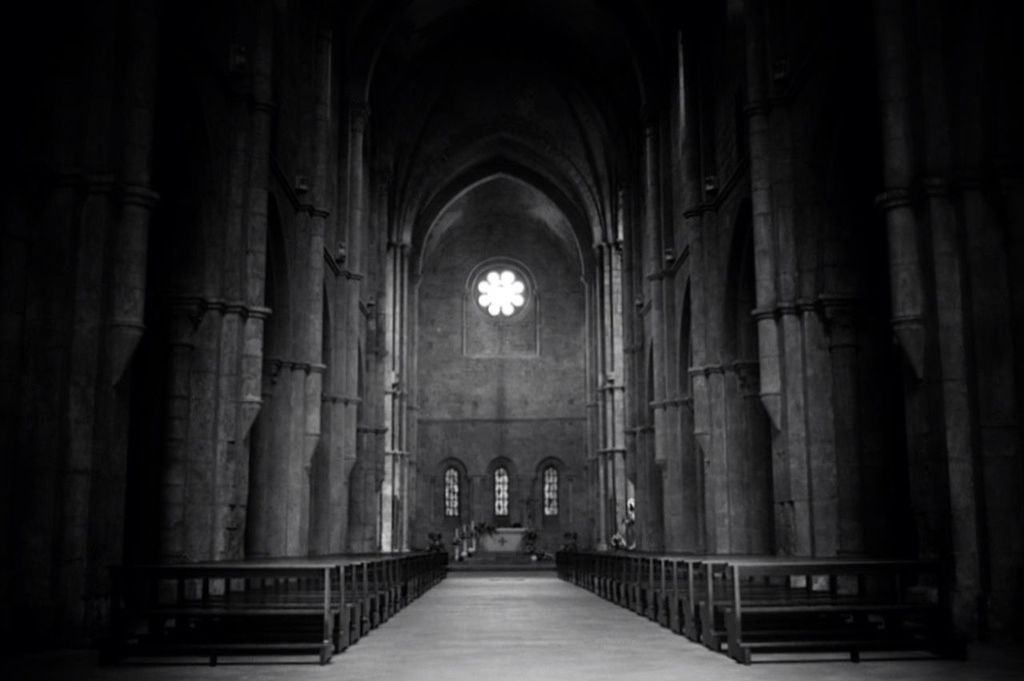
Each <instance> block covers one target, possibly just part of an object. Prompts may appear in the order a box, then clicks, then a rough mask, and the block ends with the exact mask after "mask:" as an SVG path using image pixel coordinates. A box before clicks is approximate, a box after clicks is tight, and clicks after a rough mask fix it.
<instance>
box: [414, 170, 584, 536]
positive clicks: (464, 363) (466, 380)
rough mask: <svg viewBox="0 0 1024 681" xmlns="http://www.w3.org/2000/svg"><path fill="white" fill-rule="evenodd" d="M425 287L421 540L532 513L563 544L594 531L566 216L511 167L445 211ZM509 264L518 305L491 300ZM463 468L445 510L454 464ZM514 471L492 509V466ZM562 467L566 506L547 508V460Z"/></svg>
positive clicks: (578, 297)
mask: <svg viewBox="0 0 1024 681" xmlns="http://www.w3.org/2000/svg"><path fill="white" fill-rule="evenodd" d="M436 224H437V226H436V227H435V230H434V233H433V234H432V239H431V242H430V243H429V244H428V247H427V248H428V253H427V255H426V257H425V259H424V262H423V267H422V270H421V277H420V279H419V282H418V286H417V293H418V321H417V334H416V344H417V354H416V358H417V368H418V381H417V389H416V394H417V404H418V412H417V417H418V429H417V448H418V449H417V460H418V468H419V485H418V491H417V502H418V513H417V514H415V517H414V518H413V520H412V522H413V525H414V527H413V528H412V532H413V534H412V535H411V536H412V539H413V543H414V544H416V543H420V542H422V541H424V537H426V535H427V533H428V532H444V533H445V534H446V536H447V535H448V534H449V533H450V532H451V529H452V528H453V527H454V526H455V525H456V524H459V523H465V522H470V521H476V522H487V523H492V524H494V525H496V526H503V525H507V526H511V525H515V524H521V525H523V526H524V527H533V528H535V529H536V530H537V531H538V533H539V534H540V535H541V544H542V545H543V546H544V548H546V549H549V550H554V549H557V548H558V547H559V545H560V544H561V542H562V538H563V533H564V532H568V531H575V532H579V533H580V534H583V531H584V528H585V524H586V519H585V518H584V512H585V509H586V508H587V504H586V500H585V499H584V498H582V495H583V489H584V487H583V486H584V482H585V478H584V475H583V464H584V461H585V448H586V439H585V432H586V431H585V426H586V412H585V403H586V399H585V380H584V367H585V364H584V352H585V351H584V347H585V342H586V338H585V333H584V329H585V312H584V309H585V300H584V287H583V283H582V281H581V273H580V265H579V256H578V253H577V251H576V247H575V243H574V242H573V240H572V237H571V232H570V231H569V227H568V224H567V223H566V221H565V217H564V216H563V215H562V214H561V213H560V212H559V211H558V210H557V208H555V206H554V205H553V204H552V203H551V202H550V201H549V200H548V199H547V198H546V197H545V196H544V195H543V194H541V193H540V192H538V191H537V190H535V189H533V188H532V187H529V186H527V185H524V184H521V183H519V182H517V181H514V180H511V179H505V178H499V179H495V180H492V181H489V182H487V183H484V184H482V185H479V186H477V187H476V188H474V189H472V190H470V191H469V192H467V193H466V194H464V195H463V196H462V197H461V198H459V199H458V200H456V201H455V202H454V203H453V204H452V205H451V206H450V207H449V208H448V209H447V210H446V211H445V213H444V214H443V215H442V216H441V217H440V218H439V220H438V221H437V223H436ZM492 268H497V269H499V270H503V269H507V268H509V269H511V270H512V271H514V272H516V274H517V276H520V277H521V278H522V280H523V283H524V285H525V288H526V290H525V298H526V302H525V304H524V305H523V306H522V308H520V309H518V310H517V311H516V312H515V314H514V315H512V316H511V317H508V318H505V317H504V316H503V315H499V316H498V317H497V318H493V317H491V316H490V315H489V314H488V312H487V311H486V310H485V309H483V308H481V307H479V305H478V301H477V299H478V297H479V295H480V294H479V292H478V290H477V288H476V286H477V283H478V281H479V277H481V276H486V273H487V272H488V271H490V270H491V269H492ZM451 462H457V464H458V465H459V467H460V470H461V477H460V485H459V487H460V490H459V512H458V515H457V516H446V515H445V505H444V486H443V478H444V470H445V469H446V468H447V467H448V465H449V463H451ZM498 465H504V466H505V467H506V468H507V469H508V472H509V477H510V484H509V510H508V515H507V516H495V514H494V483H493V471H494V469H495V467H497V466H498ZM549 465H554V466H555V467H556V468H557V469H558V470H559V484H558V487H559V490H558V514H557V515H545V514H544V512H543V491H542V477H543V469H545V468H547V467H548V466H549Z"/></svg>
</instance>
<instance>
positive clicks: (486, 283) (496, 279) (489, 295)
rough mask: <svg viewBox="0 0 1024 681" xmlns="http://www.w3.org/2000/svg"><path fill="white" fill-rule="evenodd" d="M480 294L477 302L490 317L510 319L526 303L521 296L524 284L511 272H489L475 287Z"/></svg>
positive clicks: (524, 287) (523, 291)
mask: <svg viewBox="0 0 1024 681" xmlns="http://www.w3.org/2000/svg"><path fill="white" fill-rule="evenodd" d="M476 289H477V291H479V292H480V297H479V298H477V302H478V303H480V307H482V308H484V309H485V310H487V313H488V314H489V315H491V316H492V317H497V316H498V315H502V316H505V317H511V316H512V315H513V314H515V312H516V310H518V309H519V308H521V307H522V306H523V305H524V304H525V303H526V298H525V296H524V295H523V294H524V293H525V291H526V284H524V283H523V282H522V281H520V280H519V277H517V276H516V274H515V272H513V271H511V270H503V271H501V272H499V271H498V270H491V271H490V272H488V273H487V276H486V277H484V278H483V280H481V282H480V283H479V284H477V287H476Z"/></svg>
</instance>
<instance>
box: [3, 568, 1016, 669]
mask: <svg viewBox="0 0 1024 681" xmlns="http://www.w3.org/2000/svg"><path fill="white" fill-rule="evenodd" d="M93 660H94V656H93V655H90V654H86V653H75V652H68V653H60V654H51V655H47V656H26V657H22V658H18V659H13V660H10V659H9V660H6V661H5V662H4V665H3V668H2V669H0V671H2V674H0V677H2V678H4V679H7V680H9V681H22V680H25V681H29V680H35V679H39V680H47V681H49V680H56V679H74V680H75V681H91V680H96V681H107V680H111V681H115V680H117V681H119V680H126V681H127V680H131V681H135V680H139V681H149V680H152V681H163V680H178V679H181V680H182V681H184V680H186V679H187V680H189V681H205V680H215V679H216V680H222V681H236V680H237V681H241V680H243V679H244V680H246V681H259V680H262V679H290V680H295V681H304V680H306V679H309V680H313V679H358V680H359V681H371V680H374V679H380V680H382V681H383V680H387V681H404V680H410V681H411V680H413V679H416V680H429V679H438V680H443V681H463V680H466V681H504V680H506V679H508V680H512V679H514V680H516V681H521V680H523V679H529V680H530V681H544V680H547V679H552V680H558V681H565V680H574V679H586V680H587V681H601V680H603V679H609V680H610V679H630V680H632V679H636V680H648V679H650V680H652V681H653V680H658V681H663V680H667V679H683V680H685V681H703V680H712V679H714V680H715V681H731V680H737V681H739V680H744V681H755V680H764V681H768V680H778V681H802V680H808V681H811V680H813V681H854V680H868V679H879V680H884V681H901V680H906V681H917V680H920V681H925V680H927V681H945V680H947V679H948V680H950V681H962V680H963V681H966V680H970V681H974V680H978V681H1003V680H1005V681H1011V680H1013V681H1021V680H1024V651H1019V650H1015V649H1009V648H995V647H975V648H972V651H971V659H970V660H969V661H968V662H958V661H949V660H934V659H919V660H896V661H893V660H888V661H879V660H866V661H863V662H861V663H860V664H852V663H850V662H849V661H848V659H845V658H843V659H840V658H839V657H837V656H833V660H831V661H829V660H825V659H815V660H812V661H802V662H795V661H793V660H789V661H784V660H771V661H765V662H761V663H755V664H754V665H752V666H750V667H744V666H742V665H738V664H736V663H735V662H733V661H731V660H730V659H728V658H727V657H725V656H724V655H720V654H716V653H712V652H710V651H708V650H705V649H704V648H702V647H700V646H697V645H694V644H692V643H690V642H689V641H687V640H686V639H684V638H682V637H681V636H677V635H675V634H672V633H671V632H669V631H668V630H666V629H663V628H661V627H659V626H658V625H656V624H654V623H652V622H650V621H648V620H646V619H644V618H641V617H638V616H637V615H635V614H633V613H631V612H628V611H626V610H624V609H622V608H619V607H617V606H615V605H612V604H610V603H607V602H606V601H603V600H601V599H600V598H598V597H596V596H594V595H592V594H590V593H588V592H586V591H584V590H582V589H579V588H576V587H573V586H571V585H569V584H566V583H564V582H561V581H559V580H557V579H556V578H555V577H554V576H553V575H551V574H550V573H547V574H544V573H541V574H536V573H534V574H529V573H527V574H504V575H496V574H476V575H465V574H464V575H459V576H453V577H450V578H449V579H447V580H445V581H444V582H442V583H441V584H440V585H439V586H437V587H435V588H434V589H433V590H431V591H430V592H428V593H427V594H426V595H424V596H423V597H422V598H421V599H420V600H418V601H416V602H415V603H414V604H413V605H411V606H410V607H408V608H406V609H405V610H403V611H402V612H400V613H398V614H397V615H396V616H395V617H393V618H392V619H391V620H390V621H388V622H386V623H385V624H384V625H382V626H381V627H380V628H379V629H377V630H375V631H373V632H371V634H370V635H369V636H368V637H366V638H364V639H363V640H361V641H360V642H359V643H358V644H356V645H355V646H354V647H352V648H351V649H349V650H348V651H346V652H345V653H343V654H341V655H338V656H336V657H335V658H334V659H333V661H332V662H331V664H329V665H327V666H323V667H321V666H319V665H317V664H316V663H315V662H314V661H313V658H312V656H308V657H304V658H288V659H274V658H255V659H237V658H236V659H231V658H226V659H224V660H223V661H222V663H221V664H220V665H219V666H217V667H209V666H206V665H205V664H204V663H203V662H202V661H201V660H195V661H182V660H178V661H175V662H174V663H170V664H157V663H153V662H151V661H150V662H131V663H127V664H124V665H121V666H118V667H115V668H102V669H100V668H97V667H96V666H95V664H94V663H93Z"/></svg>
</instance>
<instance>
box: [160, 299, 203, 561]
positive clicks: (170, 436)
mask: <svg viewBox="0 0 1024 681" xmlns="http://www.w3.org/2000/svg"><path fill="white" fill-rule="evenodd" d="M168 311H169V315H170V320H171V322H170V332H169V334H168V344H169V349H168V356H167V394H166V397H165V404H166V407H165V409H166V411H165V414H166V416H165V418H164V424H165V431H164V451H163V457H162V458H163V465H162V467H161V475H160V480H161V503H160V511H161V514H160V527H159V533H160V559H161V560H162V561H164V562H168V563H173V562H181V561H183V560H185V555H186V554H185V503H186V493H185V490H186V487H187V468H188V423H189V408H188V405H189V401H190V399H191V386H190V384H189V376H190V374H191V373H192V352H193V350H194V347H195V342H194V340H193V336H194V333H195V328H196V325H197V324H198V321H199V317H200V316H201V315H202V313H203V312H202V308H201V306H200V301H199V300H198V299H188V298H179V299H176V300H171V301H169V302H168Z"/></svg>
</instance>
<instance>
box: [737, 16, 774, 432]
mask: <svg viewBox="0 0 1024 681" xmlns="http://www.w3.org/2000/svg"><path fill="white" fill-rule="evenodd" d="M761 12H762V8H761V2H760V0H756V1H755V2H752V3H751V5H750V7H748V8H747V9H746V11H745V12H744V15H745V18H746V35H747V46H746V49H747V52H746V55H747V101H748V106H747V124H748V128H747V129H748V136H749V141H750V201H751V212H752V221H753V232H754V281H755V299H756V302H757V309H756V311H755V313H754V319H755V320H756V321H757V343H758V360H759V362H760V384H761V387H760V393H761V402H762V403H763V404H764V408H765V410H766V411H767V412H768V415H769V417H770V418H771V420H772V425H773V426H774V427H775V428H776V429H777V430H778V429H781V428H782V395H781V393H782V370H781V356H780V352H779V329H778V326H777V322H776V318H775V315H774V307H775V302H776V293H775V278H776V271H775V257H776V256H775V234H774V228H773V225H772V199H771V151H770V147H769V137H768V135H769V123H768V102H767V95H768V93H767V86H766V84H765V82H764V77H765V76H764V65H765V64H766V63H767V53H766V49H765V45H764V28H763V26H762V15H761Z"/></svg>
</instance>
